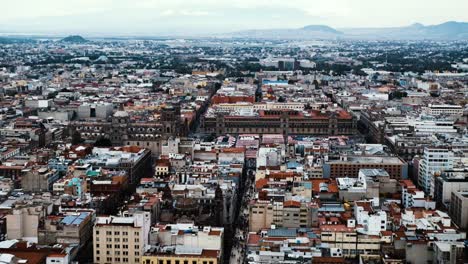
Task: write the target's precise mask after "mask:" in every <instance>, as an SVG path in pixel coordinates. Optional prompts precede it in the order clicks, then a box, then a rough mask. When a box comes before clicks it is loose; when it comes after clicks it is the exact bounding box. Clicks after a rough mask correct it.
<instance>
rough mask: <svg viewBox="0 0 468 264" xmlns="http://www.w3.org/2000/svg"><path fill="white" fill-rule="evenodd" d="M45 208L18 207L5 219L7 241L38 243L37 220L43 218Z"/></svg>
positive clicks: (37, 206) (38, 206) (33, 206)
mask: <svg viewBox="0 0 468 264" xmlns="http://www.w3.org/2000/svg"><path fill="white" fill-rule="evenodd" d="M46 210H47V209H46V207H44V206H42V205H32V206H28V205H25V206H19V207H17V208H14V209H13V210H12V212H11V213H9V214H8V215H7V217H6V220H7V221H6V222H7V230H6V231H7V235H8V239H21V240H25V241H28V242H31V243H37V242H38V236H39V233H38V230H39V220H40V219H42V218H43V217H45V215H46Z"/></svg>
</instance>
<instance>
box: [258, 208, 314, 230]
mask: <svg viewBox="0 0 468 264" xmlns="http://www.w3.org/2000/svg"><path fill="white" fill-rule="evenodd" d="M312 209H313V208H312V207H311V206H308V204H307V203H301V202H297V201H285V202H270V201H263V200H258V201H256V202H253V203H251V204H250V205H249V230H251V231H259V230H261V229H264V228H270V227H271V226H272V225H274V226H278V227H285V228H293V227H302V228H305V227H311V226H312Z"/></svg>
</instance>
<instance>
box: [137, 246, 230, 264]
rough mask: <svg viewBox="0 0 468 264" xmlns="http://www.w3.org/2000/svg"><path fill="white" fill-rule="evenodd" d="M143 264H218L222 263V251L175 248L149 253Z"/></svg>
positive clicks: (143, 259)
mask: <svg viewBox="0 0 468 264" xmlns="http://www.w3.org/2000/svg"><path fill="white" fill-rule="evenodd" d="M141 263H143V264H169V263H171V264H172V263H174V264H175V263H179V264H218V263H222V259H221V255H220V251H218V250H209V249H202V248H194V247H184V246H175V249H174V250H173V251H167V252H147V253H145V255H144V256H143V257H142V262H141Z"/></svg>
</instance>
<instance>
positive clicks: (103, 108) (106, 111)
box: [78, 103, 114, 120]
mask: <svg viewBox="0 0 468 264" xmlns="http://www.w3.org/2000/svg"><path fill="white" fill-rule="evenodd" d="M113 109H114V106H113V105H112V104H111V103H84V104H81V105H80V106H79V107H78V119H89V118H95V119H103V120H104V119H106V118H108V117H110V116H111V115H112V111H113Z"/></svg>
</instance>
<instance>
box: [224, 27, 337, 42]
mask: <svg viewBox="0 0 468 264" xmlns="http://www.w3.org/2000/svg"><path fill="white" fill-rule="evenodd" d="M225 35H227V36H230V37H243V38H264V39H334V38H337V37H339V36H341V35H343V33H342V32H340V31H338V30H336V29H334V28H331V27H329V26H325V25H308V26H305V27H303V28H295V29H256V30H244V31H239V32H234V33H230V34H225Z"/></svg>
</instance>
